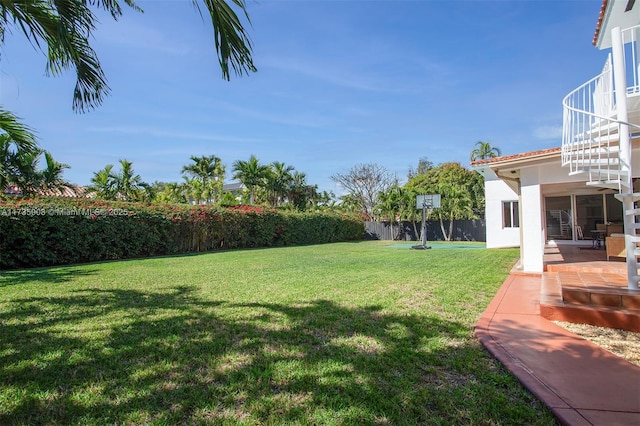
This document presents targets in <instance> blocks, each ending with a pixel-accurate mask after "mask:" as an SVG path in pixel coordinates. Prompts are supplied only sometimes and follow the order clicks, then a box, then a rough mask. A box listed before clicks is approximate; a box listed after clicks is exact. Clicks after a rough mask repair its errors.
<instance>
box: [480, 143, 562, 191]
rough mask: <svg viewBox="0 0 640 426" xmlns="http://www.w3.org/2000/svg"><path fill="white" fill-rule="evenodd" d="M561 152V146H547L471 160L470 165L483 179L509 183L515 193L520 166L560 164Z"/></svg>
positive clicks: (517, 189)
mask: <svg viewBox="0 0 640 426" xmlns="http://www.w3.org/2000/svg"><path fill="white" fill-rule="evenodd" d="M561 152H562V149H561V148H549V149H542V150H540V151H532V152H525V153H522V154H514V155H505V156H502V157H495V158H487V159H484V160H477V161H473V162H472V163H471V167H472V168H473V169H474V170H476V171H477V172H478V173H480V174H481V175H482V176H484V177H485V179H486V178H488V177H492V178H493V177H497V178H499V179H501V180H503V181H504V182H505V183H506V184H507V185H509V187H510V188H511V189H513V190H514V191H515V192H516V193H519V188H518V187H519V180H520V170H521V169H522V168H525V167H532V166H537V165H540V164H543V163H549V162H557V163H558V164H560V154H561Z"/></svg>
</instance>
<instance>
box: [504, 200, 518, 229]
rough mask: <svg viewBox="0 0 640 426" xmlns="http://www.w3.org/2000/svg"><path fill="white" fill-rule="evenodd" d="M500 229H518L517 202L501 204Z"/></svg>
mask: <svg viewBox="0 0 640 426" xmlns="http://www.w3.org/2000/svg"><path fill="white" fill-rule="evenodd" d="M502 227H503V228H519V227H520V217H519V213H518V202H517V201H503V202H502Z"/></svg>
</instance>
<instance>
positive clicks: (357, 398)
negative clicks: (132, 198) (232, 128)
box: [0, 287, 553, 424]
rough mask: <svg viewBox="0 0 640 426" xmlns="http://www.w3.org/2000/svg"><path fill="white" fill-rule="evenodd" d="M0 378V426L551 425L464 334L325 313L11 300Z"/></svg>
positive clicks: (386, 317)
mask: <svg viewBox="0 0 640 426" xmlns="http://www.w3.org/2000/svg"><path fill="white" fill-rule="evenodd" d="M0 366H1V367H0V402H2V404H0V424H69V423H89V424H96V423H99V424H106V423H109V424H112V423H133V424H140V423H145V424H147V423H159V424H176V423H189V424H191V423H196V424H197V423H203V424H209V423H217V424H219V423H228V424H238V423H240V424H242V423H246V424H256V423H282V422H294V423H302V424H345V423H347V424H352V423H362V424H371V423H389V424H417V423H430V424H461V423H482V424H486V423H500V422H504V423H508V424H522V423H528V424H534V423H541V424H549V422H553V418H552V417H551V416H550V414H549V413H548V412H547V411H545V410H543V409H542V408H541V406H540V404H539V403H538V402H537V400H535V399H534V398H533V397H532V396H531V395H530V394H528V393H526V392H525V391H524V390H523V389H522V388H521V387H520V385H519V384H518V382H517V381H516V380H515V379H514V378H513V377H512V376H511V375H509V374H508V373H506V371H505V370H504V369H503V368H501V366H500V365H499V364H498V363H497V362H495V361H494V360H493V359H491V358H490V357H489V356H488V355H487V354H486V352H485V351H484V350H483V348H482V347H481V346H480V345H479V343H478V342H477V341H475V339H473V338H472V337H471V330H470V329H469V328H468V327H465V326H463V325H461V324H458V323H455V322H451V321H444V320H442V319H440V318H438V317H437V316H428V315H404V314H397V313H393V312H389V311H387V310H384V309H382V308H381V307H377V306H369V307H364V308H363V307H351V306H344V305H339V304H336V303H335V302H332V301H328V300H316V301H301V302H300V303H297V304H266V303H265V304H262V303H248V304H238V303H235V304H232V303H228V302H224V301H211V300H204V299H203V298H202V297H201V296H199V295H198V293H197V292H196V291H195V290H193V289H191V288H187V287H177V288H174V289H172V291H170V292H164V293H158V292H156V293H154V292H145V291H137V290H100V289H86V290H81V291H77V292H74V293H72V294H70V295H69V296H66V297H29V298H23V299H21V300H13V301H11V302H9V303H7V304H6V305H5V309H4V311H3V312H2V313H0Z"/></svg>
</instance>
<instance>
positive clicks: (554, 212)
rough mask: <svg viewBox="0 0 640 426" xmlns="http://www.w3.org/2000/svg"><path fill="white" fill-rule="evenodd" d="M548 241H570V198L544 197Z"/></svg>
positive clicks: (571, 225)
mask: <svg viewBox="0 0 640 426" xmlns="http://www.w3.org/2000/svg"><path fill="white" fill-rule="evenodd" d="M545 209H546V229H547V241H548V240H572V239H573V220H572V214H571V196H565V197H545Z"/></svg>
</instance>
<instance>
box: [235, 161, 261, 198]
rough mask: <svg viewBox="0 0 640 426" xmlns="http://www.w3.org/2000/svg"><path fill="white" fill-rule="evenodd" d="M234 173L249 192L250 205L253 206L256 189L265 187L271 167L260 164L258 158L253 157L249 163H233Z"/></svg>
mask: <svg viewBox="0 0 640 426" xmlns="http://www.w3.org/2000/svg"><path fill="white" fill-rule="evenodd" d="M233 171H234V174H233V178H234V179H239V180H240V182H242V183H243V184H244V186H245V187H246V188H247V189H248V190H249V204H253V203H254V202H255V192H256V188H258V187H262V186H264V185H265V179H266V176H267V173H268V172H269V167H268V166H265V165H263V164H260V161H259V160H258V158H256V156H255V155H252V156H251V157H250V158H249V161H242V160H237V161H236V162H235V163H233Z"/></svg>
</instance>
